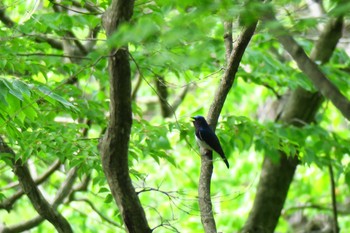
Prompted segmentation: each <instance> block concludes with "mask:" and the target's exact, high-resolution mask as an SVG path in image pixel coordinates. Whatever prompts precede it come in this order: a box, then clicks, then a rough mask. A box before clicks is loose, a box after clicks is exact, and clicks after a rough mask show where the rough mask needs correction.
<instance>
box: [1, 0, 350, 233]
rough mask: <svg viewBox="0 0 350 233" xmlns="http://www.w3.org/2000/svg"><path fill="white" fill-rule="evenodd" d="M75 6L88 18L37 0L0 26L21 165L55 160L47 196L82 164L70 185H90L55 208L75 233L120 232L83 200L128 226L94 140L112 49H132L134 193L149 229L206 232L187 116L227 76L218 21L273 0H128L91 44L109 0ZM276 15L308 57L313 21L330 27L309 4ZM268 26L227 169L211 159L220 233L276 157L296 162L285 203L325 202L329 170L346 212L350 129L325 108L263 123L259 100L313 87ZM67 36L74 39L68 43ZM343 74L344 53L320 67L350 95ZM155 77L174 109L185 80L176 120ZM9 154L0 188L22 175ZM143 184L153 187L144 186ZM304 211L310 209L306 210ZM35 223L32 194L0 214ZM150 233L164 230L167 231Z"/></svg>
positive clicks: (253, 48)
mask: <svg viewBox="0 0 350 233" xmlns="http://www.w3.org/2000/svg"><path fill="white" fill-rule="evenodd" d="M74 2H75V3H77V4H82V5H83V6H85V5H91V4H90V3H92V5H95V6H96V8H95V10H96V11H94V12H89V11H87V10H84V11H82V12H83V13H79V11H78V12H74V11H69V10H67V8H68V9H76V8H77V9H79V10H81V9H80V8H78V7H76V6H73V2H72V1H60V4H61V5H63V6H65V7H66V8H60V9H61V11H54V10H53V6H55V5H54V3H53V2H51V1H44V2H43V5H42V6H40V7H38V6H34V5H33V4H34V3H31V2H28V3H27V2H26V3H25V2H22V1H20V2H19V3H18V4H14V3H13V2H12V1H8V0H6V1H3V3H2V4H3V5H4V6H5V9H6V11H5V13H6V15H8V16H9V17H10V18H11V19H12V20H13V21H14V23H15V26H14V27H13V28H9V27H6V26H5V25H4V24H1V25H0V37H1V38H2V43H0V50H1V59H0V73H1V77H0V135H1V136H2V137H3V138H4V139H5V141H6V143H7V144H8V145H9V146H10V147H11V148H12V149H13V150H14V152H15V153H16V158H21V159H22V160H23V161H27V162H28V164H32V166H33V167H34V169H33V168H32V171H36V172H37V173H38V174H42V173H44V172H45V171H46V170H47V167H49V166H50V164H52V162H53V161H55V160H57V159H59V160H60V161H61V162H62V163H63V166H62V167H61V168H60V170H59V171H57V172H55V173H54V174H53V175H52V176H50V178H49V179H48V180H47V181H46V182H44V183H43V184H42V188H43V189H45V191H46V192H47V193H48V195H52V196H54V195H55V193H56V192H57V190H58V188H59V186H60V184H61V183H62V182H64V179H65V174H64V173H65V172H66V171H67V170H69V169H70V168H71V167H78V168H79V179H78V181H77V183H78V182H80V181H82V180H83V179H84V177H86V176H88V177H89V178H90V179H91V182H90V183H89V185H88V186H87V187H86V190H83V191H81V192H77V193H75V194H74V195H73V196H74V197H73V196H72V197H71V198H73V199H74V200H75V201H72V202H69V204H68V203H67V204H65V205H62V206H60V208H59V211H60V212H62V213H64V215H65V217H66V218H67V219H68V220H69V222H70V223H71V224H72V226H73V228H74V230H75V231H76V232H116V230H115V228H116V226H115V225H110V224H109V223H107V221H106V219H104V218H101V216H99V215H98V214H96V211H95V210H94V209H93V208H92V207H91V205H89V204H88V203H86V202H83V201H81V200H83V199H88V200H90V201H91V202H92V203H93V204H94V205H95V207H96V209H98V210H99V211H100V212H101V213H103V214H104V215H105V216H107V218H108V219H112V220H114V222H115V223H116V224H117V225H118V226H119V227H120V226H122V218H121V216H120V214H119V212H118V211H117V207H116V205H115V204H114V200H113V197H112V195H111V193H110V191H109V188H108V184H107V182H106V178H105V175H104V172H103V169H102V167H101V162H100V156H99V152H98V143H99V139H100V137H101V136H102V135H103V133H104V132H105V129H106V127H107V122H108V116H109V101H110V100H109V85H110V84H109V80H108V66H107V61H108V58H109V49H110V48H114V47H119V46H122V45H128V46H129V51H130V54H131V56H132V58H130V62H131V68H132V74H133V75H135V77H134V76H133V77H132V78H133V90H135V89H136V84H137V82H138V78H137V77H138V76H137V75H136V74H137V73H139V74H140V76H141V86H140V88H139V90H138V91H137V93H136V98H135V99H134V100H133V102H132V107H133V114H134V115H133V125H132V132H131V135H130V144H129V155H130V156H129V166H130V173H131V174H132V178H133V182H134V186H135V188H136V191H138V192H139V197H140V199H141V202H142V204H143V206H144V207H145V211H146V214H147V217H148V219H149V221H150V225H151V227H156V226H157V225H159V224H160V223H169V224H170V225H171V226H173V227H175V228H176V229H177V230H178V231H180V232H188V231H191V232H201V231H202V226H201V222H200V218H199V215H200V213H199V207H198V204H197V187H198V174H199V167H200V158H199V156H198V154H199V152H198V147H197V145H196V142H195V140H194V137H193V134H194V132H193V127H192V125H191V122H190V117H191V116H194V115H204V116H205V115H206V114H207V112H208V110H209V106H210V104H211V103H212V100H213V96H214V94H215V91H216V89H217V86H218V83H219V80H220V78H221V76H222V75H223V73H224V68H223V67H225V64H226V61H225V47H224V37H223V34H224V28H223V23H222V22H223V21H224V20H228V19H233V20H234V26H233V31H234V33H233V37H234V41H235V40H236V38H237V35H238V34H239V32H240V29H241V25H242V24H244V25H246V24H249V23H251V22H253V21H254V20H256V19H257V18H258V17H260V16H261V15H262V14H264V12H265V10H267V9H269V8H270V7H272V5H267V6H266V5H261V3H260V2H258V1H248V2H247V3H246V4H245V5H244V6H243V5H242V3H241V1H214V2H213V1H194V0H193V1H163V0H161V1H158V0H157V1H153V2H149V1H136V2H135V11H134V15H133V18H132V22H131V23H130V24H123V25H122V26H121V27H120V29H119V30H118V31H117V32H115V33H114V34H113V35H112V36H111V37H110V38H109V39H106V35H105V32H104V31H103V30H100V31H98V33H97V35H96V36H95V37H94V38H93V39H91V38H90V36H89V35H90V34H91V33H92V30H93V29H96V27H100V26H101V13H102V12H104V11H105V10H106V8H107V7H108V5H109V3H110V1H107V0H106V1H97V0H96V1H95V0H94V1H89V2H88V1H85V0H81V1H79V0H78V1H74ZM57 7H59V6H57ZM74 7H75V8H74ZM273 7H274V8H275V10H276V12H278V17H279V20H280V21H281V22H283V23H284V25H285V26H287V27H288V29H289V30H290V32H291V33H293V36H294V37H295V38H296V39H297V41H298V43H299V44H301V45H302V46H303V48H304V49H305V51H306V52H307V53H310V51H311V49H312V48H313V46H314V41H310V39H309V38H308V37H307V36H306V35H308V34H312V33H316V32H315V31H316V26H317V24H318V23H320V22H323V21H324V19H323V18H322V19H320V18H310V17H309V16H308V17H304V16H305V15H303V14H304V13H305V11H306V3H305V2H304V1H292V2H291V1H278V2H276V3H274V5H273ZM326 9H327V11H328V14H329V15H338V14H343V13H344V14H347V11H345V9H348V4H347V3H345V4H343V5H341V4H338V3H337V1H326ZM68 11H69V13H68ZM301 11H302V12H301ZM238 17H239V18H238ZM325 17H326V16H325ZM267 26H269V25H267ZM267 26H266V25H263V26H260V27H259V28H258V29H257V31H256V34H255V35H254V37H253V40H252V41H251V42H250V44H249V47H248V49H247V50H246V52H245V54H244V56H243V60H242V62H241V65H240V68H239V70H238V73H237V78H236V80H235V84H234V87H233V90H232V91H231V92H230V93H229V95H228V97H227V100H226V102H225V106H224V109H223V111H222V113H221V117H220V119H219V124H218V127H217V129H216V132H217V134H218V136H219V139H220V141H221V143H222V145H223V149H224V151H225V153H226V155H227V157H228V160H229V162H230V164H232V168H231V169H229V170H227V169H226V168H225V167H224V164H223V163H222V161H220V158H219V156H217V155H216V154H215V153H214V174H213V181H212V195H213V196H212V197H213V205H214V210H215V214H216V219H217V225H218V229H219V230H220V231H222V232H232V231H238V230H239V229H240V228H241V227H242V226H243V224H244V222H245V220H246V217H247V215H248V213H249V211H250V206H251V203H252V202H253V200H254V195H255V188H254V187H255V186H256V184H257V180H258V177H259V172H260V168H261V162H262V159H263V156H265V155H267V156H270V157H271V158H272V159H273V160H274V161H276V162H278V160H279V152H280V151H281V152H283V153H285V154H286V155H288V156H294V155H298V156H299V158H300V160H301V166H300V169H299V170H298V171H297V174H296V177H295V183H294V184H293V185H294V186H295V187H292V188H291V190H290V192H289V194H288V195H289V196H288V199H287V203H286V207H288V208H289V207H295V206H298V205H299V204H320V205H325V206H328V204H329V203H330V197H329V192H328V189H329V181H328V180H329V177H328V172H327V168H328V165H329V164H330V163H332V165H333V166H334V169H335V170H336V173H337V176H336V178H337V180H336V181H337V189H339V190H340V191H339V192H338V193H337V197H338V198H339V202H340V204H341V203H343V202H342V201H344V200H345V198H346V197H347V196H348V194H349V186H350V166H349V164H350V159H349V155H350V151H349V150H350V147H349V145H350V143H349V134H348V122H346V121H344V118H343V117H342V116H341V115H340V113H339V112H338V111H337V110H336V109H335V108H334V106H333V105H331V104H330V103H328V102H327V101H326V102H325V103H324V104H323V105H322V108H321V110H320V112H319V113H318V114H317V117H316V120H315V122H313V124H311V125H307V126H304V127H301V128H296V127H293V126H289V125H283V124H281V123H276V122H261V121H259V120H258V119H257V115H259V114H261V113H260V111H259V108H260V106H261V105H263V103H264V102H266V101H267V100H275V99H276V98H277V97H276V95H282V94H284V93H285V92H286V91H287V90H290V89H292V90H293V89H295V88H298V87H300V86H302V87H304V88H306V89H307V90H310V91H315V89H314V87H313V85H312V84H311V82H310V81H309V80H308V78H307V77H306V76H305V75H304V74H303V73H301V71H300V70H299V69H298V68H297V66H296V64H295V62H294V61H292V60H291V59H290V57H289V56H288V55H286V53H285V51H284V49H283V47H281V45H280V44H279V43H278V42H277V40H276V39H275V38H274V37H272V36H271V35H270V34H269V33H268V32H267V30H266V29H267V28H266V27H267ZM270 26H271V25H270ZM67 32H71V33H73V34H74V35H75V36H76V38H73V39H72V38H70V36H68V35H70V34H67ZM42 37H44V38H45V37H46V38H49V39H53V40H55V41H57V42H59V43H62V42H63V41H65V42H67V43H68V44H71V45H72V46H75V47H74V49H73V51H75V52H76V53H71V51H68V50H67V49H66V48H63V47H64V46H63V47H62V48H61V49H59V48H56V47H54V46H52V44H50V41H49V40H45V39H44V40H43V39H42ZM69 39H71V40H69ZM76 40H77V41H79V42H80V43H81V44H83V45H86V44H88V43H89V42H92V41H94V42H96V43H95V44H94V46H93V47H92V49H91V50H89V51H88V54H87V55H82V54H84V53H81V51H80V53H79V52H77V51H79V49H78V48H77V47H76V44H75V42H77V41H76ZM70 56H71V57H70ZM348 67H349V55H348V53H347V52H346V51H345V50H344V49H341V48H339V49H337V50H336V51H335V53H334V55H333V57H332V59H331V60H330V62H329V63H328V64H327V65H325V66H323V67H322V69H323V71H324V73H325V74H326V76H327V77H329V79H330V80H331V81H332V82H333V83H334V84H336V86H337V87H339V89H340V91H341V92H342V93H344V94H345V95H346V96H349V95H350V93H349V90H350V88H349V86H350V84H349V78H348V69H347V68H348ZM158 76H162V77H164V79H165V85H166V87H167V89H168V94H169V98H168V102H169V103H170V104H172V103H173V102H174V100H176V99H177V97H178V96H180V93H181V92H182V91H183V89H184V88H185V87H186V86H189V89H188V92H187V94H186V96H185V98H184V99H183V101H182V103H181V105H180V106H179V107H178V108H177V109H176V111H175V113H176V119H175V117H173V116H172V117H171V118H169V119H163V118H162V117H161V113H160V107H159V102H158V96H157V93H156V88H155V85H154V81H155V79H156V78H157V77H158ZM272 90H273V91H272ZM11 159H12V155H10V154H8V153H1V154H0V167H1V179H0V187H6V186H7V185H8V184H9V183H12V182H14V181H15V180H16V177H15V176H14V174H13V173H12V172H11V169H12V162H11V161H12V160H11ZM116 169H117V168H116ZM150 188H152V189H153V191H147V192H146V191H145V190H149V189H150ZM155 190H156V191H155ZM142 191H144V192H142ZM15 192H16V190H15V189H10V188H8V189H0V202H1V201H2V200H4V199H6V198H8V197H10V196H11V195H13V194H14V193H15ZM165 192H166V193H167V194H168V195H167V194H165ZM50 198H51V196H50ZM79 200H80V201H79ZM69 201H70V200H69ZM305 213H307V214H317V213H318V212H317V211H315V210H306V211H305ZM35 215H36V212H35V211H34V210H33V209H32V207H31V204H30V203H29V202H28V200H27V199H21V200H20V201H19V202H18V203H17V204H16V206H14V207H13V211H11V212H10V213H9V214H7V213H5V212H1V213H0V218H1V219H3V222H5V223H6V225H12V224H16V223H19V222H18V221H19V220H18V219H21V220H22V219H30V218H31V217H33V216H35ZM18 216H21V218H19V217H18ZM340 220H341V221H340V223H341V228H343V229H348V228H350V225H349V223H348V222H349V221H348V220H349V218H348V216H344V217H342V218H341V219H340ZM165 225H166V224H165ZM117 228H118V227H117ZM157 229H158V230H159V232H163V231H164V232H166V231H167V228H166V227H163V228H157ZM119 230H120V228H118V230H117V231H118V232H119ZM47 231H53V229H52V226H50V224H43V225H40V226H39V227H38V228H36V229H34V230H33V232H47ZM276 231H279V232H288V231H289V232H292V231H291V230H290V229H289V227H288V223H287V220H281V222H280V223H279V226H278V229H277V230H276ZM120 232H122V230H120Z"/></svg>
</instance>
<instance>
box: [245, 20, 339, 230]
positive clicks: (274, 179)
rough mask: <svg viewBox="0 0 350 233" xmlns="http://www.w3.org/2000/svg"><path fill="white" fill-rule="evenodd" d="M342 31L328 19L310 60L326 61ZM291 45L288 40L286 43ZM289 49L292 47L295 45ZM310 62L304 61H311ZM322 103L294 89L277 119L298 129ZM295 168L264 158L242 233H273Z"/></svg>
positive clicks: (284, 160)
mask: <svg viewBox="0 0 350 233" xmlns="http://www.w3.org/2000/svg"><path fill="white" fill-rule="evenodd" d="M335 22H336V23H335ZM341 29H342V19H336V20H334V19H331V20H330V21H329V22H328V24H327V25H326V26H325V29H324V31H323V32H322V33H321V35H320V38H319V40H318V41H317V43H316V45H315V47H314V49H313V51H312V52H311V54H312V57H311V59H313V60H318V61H321V62H322V63H325V62H327V61H328V60H329V59H330V57H331V55H332V53H333V51H334V48H335V47H336V44H337V42H338V41H339V39H340V37H341ZM284 33H286V32H284ZM284 36H286V35H284ZM330 38H332V39H330ZM292 41H294V40H292ZM290 42H291V40H289V43H290ZM294 42H295V41H294ZM294 42H293V43H294ZM281 43H282V44H283V45H284V42H282V41H281ZM287 46H290V45H287ZM292 46H294V47H295V46H296V44H293V45H292ZM286 50H287V51H289V50H288V49H286ZM298 50H299V48H298ZM322 51H325V53H322ZM297 54H298V53H296V54H294V55H295V56H293V58H294V59H295V60H296V61H297V63H298V64H299V63H301V62H303V61H305V56H306V55H305V53H304V52H303V53H301V56H300V57H299V56H298V55H297ZM299 59H300V60H299ZM311 59H310V58H307V60H310V61H311ZM312 67H313V66H312ZM312 67H309V68H308V69H310V68H312ZM317 68H318V67H317ZM322 101H323V96H322V95H321V94H320V93H319V92H316V93H311V92H308V91H306V90H305V89H303V88H301V87H300V88H297V89H296V90H294V91H293V92H292V94H291V96H290V97H288V102H287V104H286V106H285V107H284V109H283V112H282V113H281V117H280V120H281V121H282V122H286V123H289V124H293V125H296V126H299V127H301V126H303V125H304V124H305V123H310V122H312V121H313V119H314V116H315V114H316V112H317V111H318V109H319V107H320V105H321V103H322ZM297 165H298V160H297V158H296V157H289V158H288V157H287V156H286V155H285V154H283V153H281V154H280V162H279V163H277V164H275V163H273V162H272V160H271V159H270V158H269V157H268V155H266V156H265V158H264V162H263V167H262V173H261V175H260V180H259V183H258V188H257V194H256V198H255V200H254V204H253V207H252V210H251V212H250V214H249V217H248V220H247V222H246V224H245V226H244V228H243V230H242V232H249V233H254V232H259V233H270V232H271V233H272V232H274V229H275V227H276V225H277V223H278V219H279V216H280V213H281V210H282V208H283V205H284V202H285V199H286V197H287V194H288V189H289V186H290V184H291V182H292V180H293V176H294V173H295V170H296V168H297Z"/></svg>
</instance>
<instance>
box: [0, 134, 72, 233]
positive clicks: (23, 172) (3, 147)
mask: <svg viewBox="0 0 350 233" xmlns="http://www.w3.org/2000/svg"><path fill="white" fill-rule="evenodd" d="M0 151H1V152H5V153H9V154H11V155H12V157H13V158H12V162H13V172H14V173H15V174H16V176H17V178H18V181H19V183H20V185H21V187H22V190H23V191H24V192H25V193H26V194H27V196H28V198H29V200H30V201H31V203H32V204H33V206H34V208H35V210H36V211H37V212H38V213H39V214H40V215H41V216H42V217H43V218H45V219H46V220H48V221H49V222H51V223H52V225H54V227H55V228H56V230H57V231H58V232H62V233H69V232H73V231H72V229H71V227H70V225H69V223H68V221H67V220H66V219H65V218H64V217H63V216H62V215H61V214H60V213H58V212H57V211H56V210H55V209H54V208H53V207H52V206H51V205H50V204H49V203H48V202H47V200H46V199H45V198H44V197H43V195H42V194H41V192H40V190H39V189H38V187H37V186H36V184H35V182H34V180H33V178H32V177H31V175H30V173H29V170H28V168H27V166H26V165H24V164H22V161H21V160H20V159H19V160H17V161H14V158H15V152H14V151H13V150H12V149H11V148H10V147H9V146H8V145H7V144H6V143H5V142H4V141H3V139H2V137H0Z"/></svg>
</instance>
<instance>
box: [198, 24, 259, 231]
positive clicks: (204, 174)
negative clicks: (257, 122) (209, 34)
mask: <svg viewBox="0 0 350 233" xmlns="http://www.w3.org/2000/svg"><path fill="white" fill-rule="evenodd" d="M255 28H256V23H254V24H252V25H251V26H249V27H247V28H244V30H243V31H242V33H241V35H240V36H239V38H238V39H237V43H236V45H235V47H234V49H233V50H232V53H231V55H230V59H229V61H228V65H227V69H226V71H225V73H224V76H223V78H222V80H221V82H220V84H219V87H218V89H217V91H216V93H215V97H214V100H213V103H212V105H211V106H210V109H209V113H208V116H207V120H208V123H209V125H210V126H211V127H212V128H213V129H214V130H215V128H216V124H217V122H218V118H219V115H220V112H221V109H222V107H223V106H224V103H225V100H226V97H227V94H228V93H229V91H230V90H231V87H232V85H233V82H234V80H235V74H236V72H237V70H238V67H239V63H240V62H241V59H242V57H243V54H244V51H245V49H246V48H247V46H248V43H249V41H250V39H251V38H252V36H253V34H254V31H255ZM212 173H213V161H212V152H211V151H205V150H201V172H200V177H199V186H198V199H199V208H200V212H201V221H202V224H203V227H204V230H205V232H206V233H212V232H216V224H215V219H214V214H213V210H212V203H211V198H210V183H211V176H212Z"/></svg>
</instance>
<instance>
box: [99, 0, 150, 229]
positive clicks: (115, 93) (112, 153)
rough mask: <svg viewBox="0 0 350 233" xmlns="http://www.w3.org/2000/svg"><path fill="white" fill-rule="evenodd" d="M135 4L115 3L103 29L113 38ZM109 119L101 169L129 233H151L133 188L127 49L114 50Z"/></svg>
mask: <svg viewBox="0 0 350 233" xmlns="http://www.w3.org/2000/svg"><path fill="white" fill-rule="evenodd" d="M133 7H134V1H127V0H113V1H112V2H111V5H110V7H109V9H108V10H107V12H106V14H105V15H104V19H103V20H104V22H103V23H104V27H105V29H106V32H107V36H108V37H110V36H111V35H112V34H113V32H115V31H116V30H117V28H118V26H119V25H120V23H122V22H125V21H129V20H130V18H131V16H132V13H133ZM108 68H109V76H110V119H109V125H108V129H107V131H106V133H105V135H104V137H103V139H102V142H101V145H100V151H101V156H102V166H103V170H104V172H105V175H106V178H107V181H108V184H109V187H110V189H111V192H112V195H113V197H114V200H115V201H116V203H117V205H118V208H119V211H120V214H121V217H122V218H123V221H124V223H125V227H126V230H127V232H140V233H147V232H151V229H150V228H149V226H148V223H147V220H146V216H145V212H144V210H143V208H142V206H141V203H140V200H139V199H138V196H137V194H136V192H135V189H134V187H133V185H132V181H131V178H130V176H129V167H128V147H129V139H130V132H131V125H132V110H131V71H130V63H129V53H128V50H127V46H125V47H122V48H116V49H114V50H112V51H111V53H110V57H109V60H108Z"/></svg>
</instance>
